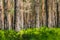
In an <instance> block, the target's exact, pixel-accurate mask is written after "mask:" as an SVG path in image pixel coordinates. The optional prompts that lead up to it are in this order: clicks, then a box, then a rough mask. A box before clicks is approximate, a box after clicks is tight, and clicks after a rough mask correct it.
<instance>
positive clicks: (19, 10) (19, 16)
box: [15, 0, 23, 31]
mask: <svg viewBox="0 0 60 40" xmlns="http://www.w3.org/2000/svg"><path fill="white" fill-rule="evenodd" d="M15 19H16V24H15V25H16V26H15V30H16V31H19V30H20V29H23V0H16V18H15Z"/></svg>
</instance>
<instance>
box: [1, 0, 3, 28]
mask: <svg viewBox="0 0 60 40" xmlns="http://www.w3.org/2000/svg"><path fill="white" fill-rule="evenodd" d="M1 21H2V26H1V27H2V29H4V0H2V14H1Z"/></svg>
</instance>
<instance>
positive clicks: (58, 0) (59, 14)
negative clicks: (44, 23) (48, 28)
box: [57, 0, 60, 27]
mask: <svg viewBox="0 0 60 40" xmlns="http://www.w3.org/2000/svg"><path fill="white" fill-rule="evenodd" d="M57 8H58V13H57V14H58V15H57V16H58V27H60V0H57Z"/></svg>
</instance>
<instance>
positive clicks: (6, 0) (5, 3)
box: [4, 0, 8, 29]
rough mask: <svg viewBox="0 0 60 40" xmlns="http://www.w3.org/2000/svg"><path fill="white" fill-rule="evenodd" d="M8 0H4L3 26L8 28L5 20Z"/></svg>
mask: <svg viewBox="0 0 60 40" xmlns="http://www.w3.org/2000/svg"><path fill="white" fill-rule="evenodd" d="M7 4H8V0H4V28H5V29H8V21H7V15H8V5H7Z"/></svg>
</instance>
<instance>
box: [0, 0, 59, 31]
mask: <svg viewBox="0 0 60 40" xmlns="http://www.w3.org/2000/svg"><path fill="white" fill-rule="evenodd" d="M42 26H46V27H60V0H0V29H9V30H10V29H14V30H17V31H18V30H21V29H26V28H34V27H38V28H39V27H42Z"/></svg>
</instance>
